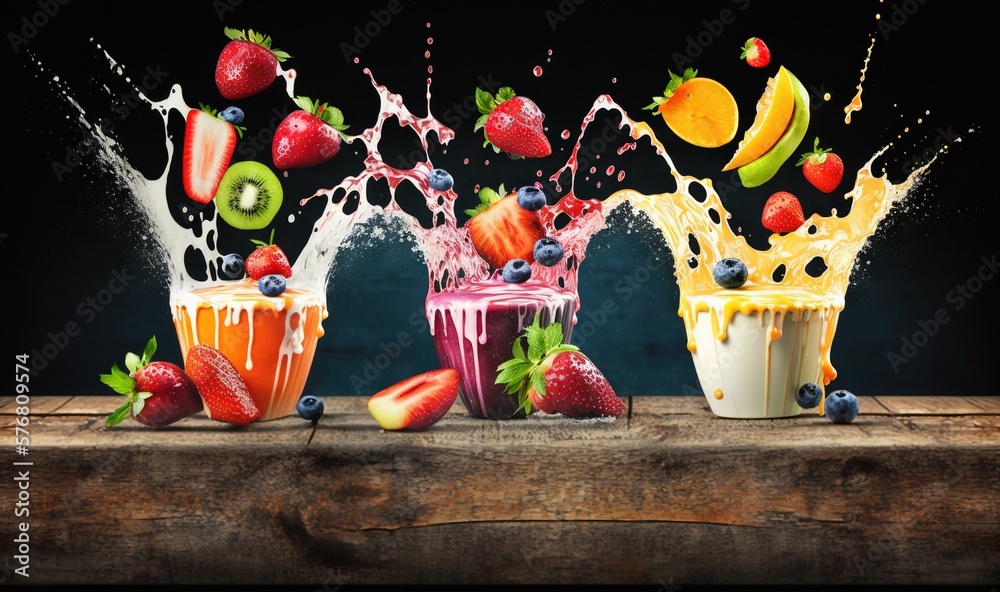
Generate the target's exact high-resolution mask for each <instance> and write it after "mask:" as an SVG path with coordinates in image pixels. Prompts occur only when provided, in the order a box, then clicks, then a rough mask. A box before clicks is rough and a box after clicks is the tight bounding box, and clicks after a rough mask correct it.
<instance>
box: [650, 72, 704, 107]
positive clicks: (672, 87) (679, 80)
mask: <svg viewBox="0 0 1000 592" xmlns="http://www.w3.org/2000/svg"><path fill="white" fill-rule="evenodd" d="M667 74H669V75H670V82H668V83H667V88H666V89H665V90H664V91H663V96H660V97H653V102H652V103H650V104H649V105H646V106H645V107H643V109H644V110H647V111H649V110H652V109H657V108H658V107H659V106H660V105H662V104H663V103H666V102H667V101H668V100H669V99H670V97H672V96H674V93H675V92H677V89H678V88H680V87H681V85H682V84H684V83H685V82H687V81H688V80H691V79H692V78H695V77H696V76H698V71H697V70H694V69H692V68H687V69H686V70H684V74H683V75H681V76H678V75H677V74H674V72H673V71H672V70H667Z"/></svg>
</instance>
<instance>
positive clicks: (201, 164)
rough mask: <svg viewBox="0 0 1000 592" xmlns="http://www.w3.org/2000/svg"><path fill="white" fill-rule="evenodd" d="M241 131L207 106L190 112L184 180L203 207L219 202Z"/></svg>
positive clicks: (182, 166) (190, 194)
mask: <svg viewBox="0 0 1000 592" xmlns="http://www.w3.org/2000/svg"><path fill="white" fill-rule="evenodd" d="M241 131H242V130H241V129H238V128H236V127H235V126H233V125H232V124H230V123H227V122H225V121H223V120H222V119H219V118H218V117H217V116H216V113H215V110H214V109H211V108H209V107H207V106H205V105H201V109H192V110H191V111H189V112H188V114H187V119H186V121H185V125H184V155H183V160H182V163H181V178H182V180H183V183H184V191H185V192H187V194H188V197H190V198H191V199H193V200H195V201H196V202H198V203H203V204H207V203H208V202H210V201H212V200H213V199H214V198H215V193H216V191H218V189H219V183H220V182H221V181H222V175H224V174H225V173H226V168H228V167H229V161H230V160H231V159H232V157H233V151H234V150H236V137H237V135H238V134H239V133H240V132H241Z"/></svg>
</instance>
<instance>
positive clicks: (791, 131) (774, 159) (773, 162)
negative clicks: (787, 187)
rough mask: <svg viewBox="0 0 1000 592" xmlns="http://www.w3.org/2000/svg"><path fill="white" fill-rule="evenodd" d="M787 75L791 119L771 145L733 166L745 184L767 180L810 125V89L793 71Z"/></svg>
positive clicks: (757, 183) (793, 149)
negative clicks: (791, 95)
mask: <svg viewBox="0 0 1000 592" xmlns="http://www.w3.org/2000/svg"><path fill="white" fill-rule="evenodd" d="M788 76H789V78H791V80H792V91H793V92H794V93H795V107H794V108H793V110H792V120H791V122H790V123H789V124H788V127H787V128H785V132H784V133H783V134H781V137H780V138H778V141H777V142H775V143H774V146H771V148H770V149H768V151H767V152H765V153H764V154H761V155H760V156H759V157H757V159H756V160H753V161H751V162H748V163H747V164H745V165H743V166H741V167H740V168H738V169H736V172H737V173H739V175H740V181H742V182H743V186H744V187H757V186H759V185H763V184H764V183H765V182H767V180H768V179H770V178H771V177H773V176H774V174H775V173H777V172H778V169H780V168H781V165H783V164H785V161H786V160H788V158H789V157H790V156H791V155H792V154H795V153H796V150H797V149H798V147H799V144H801V143H802V139H803V138H805V137H806V131H807V130H808V129H809V91H808V90H806V87H805V86H803V85H802V83H801V82H799V79H798V78H796V77H795V75H794V74H792V73H791V72H789V73H788Z"/></svg>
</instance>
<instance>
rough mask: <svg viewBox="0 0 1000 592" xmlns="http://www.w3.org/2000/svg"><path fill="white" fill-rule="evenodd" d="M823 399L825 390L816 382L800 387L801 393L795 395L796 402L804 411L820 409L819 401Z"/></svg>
mask: <svg viewBox="0 0 1000 592" xmlns="http://www.w3.org/2000/svg"><path fill="white" fill-rule="evenodd" d="M822 397H823V389H821V388H820V386H819V385H818V384H816V383H815V382H807V383H805V384H803V385H802V386H800V387H799V392H798V394H797V395H795V402H796V403H798V404H799V407H801V408H803V409H815V408H816V407H819V400H820V399H821V398H822Z"/></svg>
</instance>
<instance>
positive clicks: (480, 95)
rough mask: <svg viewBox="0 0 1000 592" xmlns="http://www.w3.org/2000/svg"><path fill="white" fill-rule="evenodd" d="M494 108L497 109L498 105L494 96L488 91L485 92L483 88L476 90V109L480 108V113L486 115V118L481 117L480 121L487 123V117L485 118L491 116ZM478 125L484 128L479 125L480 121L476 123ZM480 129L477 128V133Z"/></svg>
mask: <svg viewBox="0 0 1000 592" xmlns="http://www.w3.org/2000/svg"><path fill="white" fill-rule="evenodd" d="M494 107H496V103H495V102H494V101H493V95H491V94H490V93H489V92H488V91H485V90H483V89H481V88H477V89H476V108H478V109H479V112H480V113H482V114H483V115H484V117H480V118H479V121H481V122H483V123H485V122H486V117H485V116H486V115H489V114H490V113H492V112H493V108H494ZM476 125H477V126H479V127H482V126H480V125H479V122H478V121H477V122H476ZM479 127H477V128H476V130H475V131H478V130H479Z"/></svg>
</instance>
